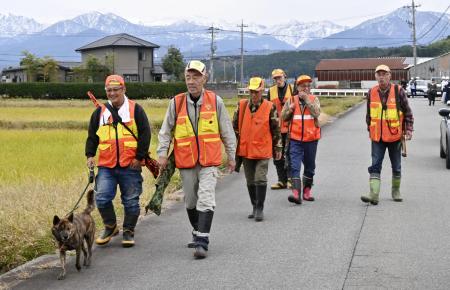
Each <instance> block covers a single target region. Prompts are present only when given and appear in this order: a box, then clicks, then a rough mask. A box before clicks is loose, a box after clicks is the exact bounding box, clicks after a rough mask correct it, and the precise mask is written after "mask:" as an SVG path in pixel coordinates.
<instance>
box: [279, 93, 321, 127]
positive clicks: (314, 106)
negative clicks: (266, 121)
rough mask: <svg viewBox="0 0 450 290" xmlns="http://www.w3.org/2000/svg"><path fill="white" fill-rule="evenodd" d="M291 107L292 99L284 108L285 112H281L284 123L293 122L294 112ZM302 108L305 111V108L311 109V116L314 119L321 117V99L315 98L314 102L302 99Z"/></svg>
mask: <svg viewBox="0 0 450 290" xmlns="http://www.w3.org/2000/svg"><path fill="white" fill-rule="evenodd" d="M290 106H291V99H289V100H288V101H287V102H286V103H285V104H284V106H283V110H282V111H281V117H282V118H283V120H284V121H286V122H288V121H291V120H292V117H293V116H294V110H293V109H291V108H289V107H290ZM300 106H301V109H302V110H303V109H304V108H305V106H306V107H307V108H308V109H309V111H310V112H311V115H312V116H313V117H314V118H316V119H317V118H319V116H320V101H319V98H317V97H316V98H314V102H311V100H310V99H309V98H305V99H304V100H303V99H300Z"/></svg>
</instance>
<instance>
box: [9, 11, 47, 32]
mask: <svg viewBox="0 0 450 290" xmlns="http://www.w3.org/2000/svg"><path fill="white" fill-rule="evenodd" d="M44 27H45V26H44V25H43V24H41V23H38V22H37V21H35V20H34V19H32V18H27V17H23V16H16V15H13V14H8V15H4V14H0V36H6V37H12V36H16V35H19V34H32V33H35V32H39V31H41V30H42V29H43V28H44Z"/></svg>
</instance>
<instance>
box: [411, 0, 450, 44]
mask: <svg viewBox="0 0 450 290" xmlns="http://www.w3.org/2000/svg"><path fill="white" fill-rule="evenodd" d="M449 8H450V5H448V6H447V9H445V11H444V12H443V13H442V14H441V16H440V17H439V18H438V20H436V22H435V23H434V24H433V25H431V27H430V29H428V30H427V31H426V32H425V33H423V34H422V35H421V36H419V37H418V39H421V38H423V37H425V36H426V35H427V34H428V33H430V31H431V30H433V28H434V27H435V26H436V25H437V24H438V23H439V22H440V21H441V20H442V17H444V15H445V14H446V13H447V10H448V9H449ZM447 23H448V22H447Z"/></svg>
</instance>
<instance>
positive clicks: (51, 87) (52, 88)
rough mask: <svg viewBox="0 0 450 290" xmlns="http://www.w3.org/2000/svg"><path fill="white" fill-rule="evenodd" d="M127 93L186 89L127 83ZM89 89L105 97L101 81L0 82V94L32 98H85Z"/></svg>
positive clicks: (157, 95) (152, 94) (157, 94)
mask: <svg viewBox="0 0 450 290" xmlns="http://www.w3.org/2000/svg"><path fill="white" fill-rule="evenodd" d="M126 86H127V93H126V94H127V95H128V96H130V97H131V98H133V99H146V98H151V99H163V98H168V97H171V96H175V95H176V94H178V93H181V92H184V91H186V85H185V84H184V83H128V84H126ZM87 91H91V92H93V93H94V95H95V96H96V97H100V98H102V97H103V98H106V94H105V85H104V84H103V83H0V95H6V96H8V97H14V98H33V99H85V98H86V92H87Z"/></svg>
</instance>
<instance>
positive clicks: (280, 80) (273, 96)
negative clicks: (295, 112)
mask: <svg viewBox="0 0 450 290" xmlns="http://www.w3.org/2000/svg"><path fill="white" fill-rule="evenodd" d="M272 79H273V80H274V81H275V85H274V86H272V87H270V89H269V92H268V94H267V99H268V100H269V101H271V102H272V103H274V105H275V107H276V108H277V114H278V119H279V121H280V131H281V144H282V146H283V149H282V152H284V148H285V146H286V137H287V133H288V126H287V125H288V124H287V122H285V121H284V120H283V118H281V110H282V109H283V106H284V103H286V101H287V100H289V99H290V98H291V96H292V92H293V88H292V86H291V85H290V84H288V83H287V82H286V73H285V72H284V71H283V70H282V69H279V68H277V69H274V70H273V71H272ZM273 163H274V165H275V167H276V169H277V175H278V182H277V183H275V184H272V186H271V189H283V188H286V187H291V184H290V182H288V172H287V169H286V167H285V160H284V157H283V155H282V156H281V159H280V160H276V159H274V160H273Z"/></svg>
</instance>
